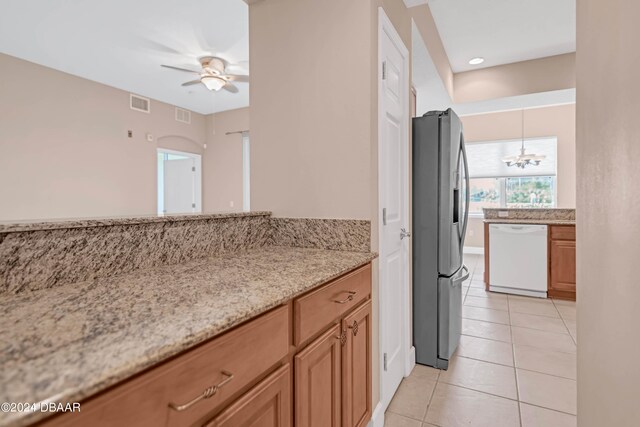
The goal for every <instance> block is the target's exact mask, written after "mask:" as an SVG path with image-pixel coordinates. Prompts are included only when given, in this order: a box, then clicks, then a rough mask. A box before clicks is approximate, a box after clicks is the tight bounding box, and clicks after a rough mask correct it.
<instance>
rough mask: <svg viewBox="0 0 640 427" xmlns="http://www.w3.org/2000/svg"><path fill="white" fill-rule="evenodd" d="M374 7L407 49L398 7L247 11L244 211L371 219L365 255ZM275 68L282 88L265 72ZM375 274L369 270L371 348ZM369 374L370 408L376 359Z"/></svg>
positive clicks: (390, 2) (370, 212)
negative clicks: (247, 200) (247, 186)
mask: <svg viewBox="0 0 640 427" xmlns="http://www.w3.org/2000/svg"><path fill="white" fill-rule="evenodd" d="M378 6H382V7H384V9H385V10H386V12H387V14H388V16H389V18H390V19H391V21H392V22H393V24H394V25H395V27H396V29H397V30H398V32H399V34H400V36H401V38H402V39H403V41H404V43H405V44H406V46H407V48H409V49H410V48H411V16H410V14H409V12H408V10H407V9H406V7H405V5H404V3H403V1H402V0H371V1H369V2H365V1H360V2H346V3H345V2H343V1H339V0H331V1H325V2H317V1H313V0H269V1H266V2H258V3H255V4H253V5H251V7H250V9H249V21H250V39H249V40H250V55H251V57H250V61H251V74H252V80H251V89H250V91H251V92H250V94H251V111H252V117H251V162H252V164H251V168H252V169H251V195H252V202H251V203H252V208H254V209H270V210H272V211H273V212H274V215H275V216H293V217H321V218H322V217H324V218H360V219H371V220H372V248H373V250H377V248H378V233H377V227H378V224H377V211H378V206H377V203H378V199H377V193H378V186H377V180H378V176H377V166H378V163H377V162H378V158H377V133H378V124H377V114H378V111H377V67H378V63H377V39H378V32H377V29H378ZM273 46H278V49H273ZM283 64H287V65H286V68H287V79H286V82H285V83H283V81H282V79H281V78H280V76H279V75H278V74H277V73H274V70H278V69H281V68H282V66H283ZM409 69H410V67H409ZM407 89H408V88H407ZM407 102H409V97H407ZM407 126H409V122H407ZM376 272H377V267H376V266H375V265H374V277H373V303H374V331H373V346H374V348H378V330H377V312H378V307H377V304H378V302H377V300H378V278H377V274H376ZM373 365H374V366H373V372H374V378H373V401H374V404H375V403H377V401H378V398H379V378H378V375H377V372H378V371H379V361H378V352H377V351H375V352H374V357H373Z"/></svg>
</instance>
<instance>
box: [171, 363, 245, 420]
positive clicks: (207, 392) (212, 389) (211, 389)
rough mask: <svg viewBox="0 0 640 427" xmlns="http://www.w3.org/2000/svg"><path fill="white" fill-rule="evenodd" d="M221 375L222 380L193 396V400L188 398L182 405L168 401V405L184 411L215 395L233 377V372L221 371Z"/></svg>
mask: <svg viewBox="0 0 640 427" xmlns="http://www.w3.org/2000/svg"><path fill="white" fill-rule="evenodd" d="M222 375H224V376H225V377H226V378H225V379H224V380H222V381H220V382H219V383H218V384H216V385H212V386H211V387H207V388H206V389H205V390H204V391H203V392H202V394H201V395H200V396H198V397H196V398H194V399H193V400H190V401H189V402H187V403H184V404H182V405H176V404H175V403H169V407H170V408H171V409H173V410H175V411H178V412H181V411H185V410H187V409H189V408H191V407H192V406H193V405H195V404H196V403H198V402H200V401H201V400H203V399H208V398H210V397H212V396H213V395H215V394H216V393H217V392H218V390H220V389H221V388H222V387H224V386H225V385H226V384H227V383H229V381H231V380H232V379H233V374H232V373H231V372H229V371H222Z"/></svg>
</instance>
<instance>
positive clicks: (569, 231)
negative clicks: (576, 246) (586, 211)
mask: <svg viewBox="0 0 640 427" xmlns="http://www.w3.org/2000/svg"><path fill="white" fill-rule="evenodd" d="M550 230H551V240H576V227H575V226H574V225H552V226H551V227H550Z"/></svg>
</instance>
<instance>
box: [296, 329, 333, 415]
mask: <svg viewBox="0 0 640 427" xmlns="http://www.w3.org/2000/svg"><path fill="white" fill-rule="evenodd" d="M341 336H343V335H342V331H341V329H340V325H336V326H335V327H333V328H331V330H329V331H327V332H326V333H324V334H323V335H321V336H320V337H319V338H317V339H316V340H315V341H313V342H311V344H309V345H308V346H307V347H305V349H304V350H302V351H301V352H300V353H298V354H297V355H296V356H295V409H296V410H295V419H296V422H295V425H296V427H309V426H313V427H320V426H322V427H324V426H327V427H338V426H340V406H341V401H340V397H341V395H340V389H341V375H342V373H341V360H340V356H341V341H343V340H341Z"/></svg>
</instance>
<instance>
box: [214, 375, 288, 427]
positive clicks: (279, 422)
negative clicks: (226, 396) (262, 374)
mask: <svg viewBox="0 0 640 427" xmlns="http://www.w3.org/2000/svg"><path fill="white" fill-rule="evenodd" d="M205 426H206V427H235V426H251V427H290V426H291V369H290V368H289V364H288V363H287V364H286V365H285V366H283V367H281V368H280V369H278V370H277V371H276V372H274V373H273V374H271V375H269V376H268V377H267V378H266V379H264V380H263V381H262V382H260V383H259V384H258V385H256V386H255V387H253V388H252V389H251V390H249V391H248V392H247V393H246V394H245V395H243V396H242V397H241V398H240V399H238V400H236V401H235V402H234V403H233V404H232V405H231V406H230V407H228V408H227V409H225V410H224V411H223V412H222V413H221V414H220V415H218V416H217V417H216V418H214V419H213V420H211V421H210V422H209V423H207V424H205Z"/></svg>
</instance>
